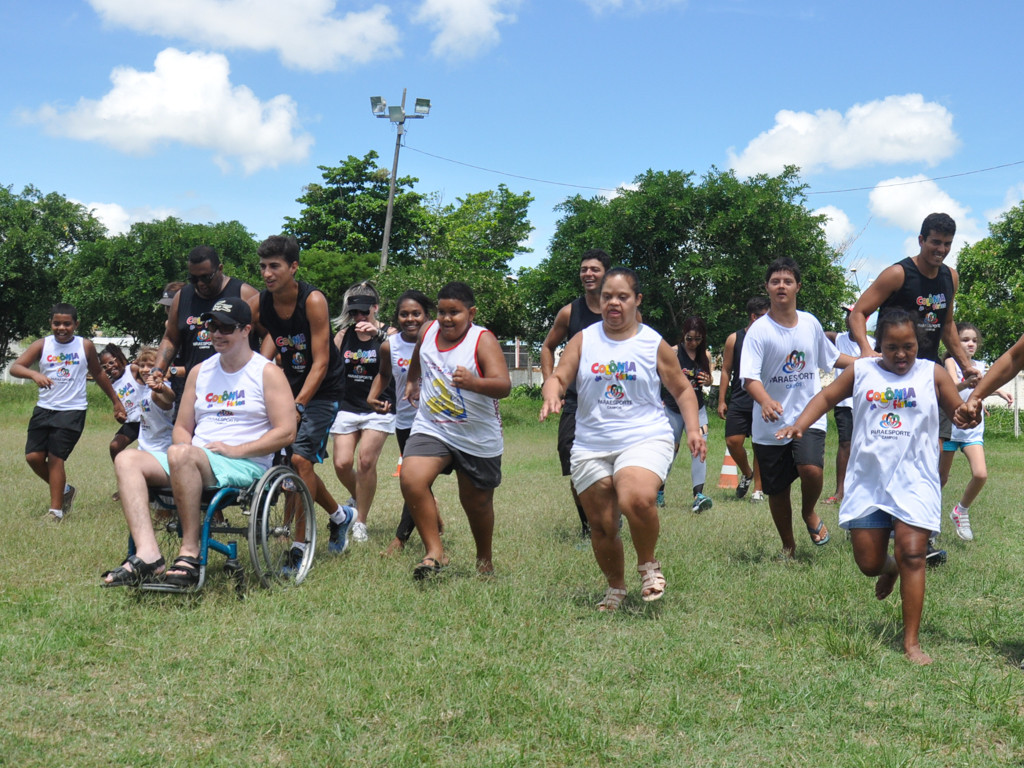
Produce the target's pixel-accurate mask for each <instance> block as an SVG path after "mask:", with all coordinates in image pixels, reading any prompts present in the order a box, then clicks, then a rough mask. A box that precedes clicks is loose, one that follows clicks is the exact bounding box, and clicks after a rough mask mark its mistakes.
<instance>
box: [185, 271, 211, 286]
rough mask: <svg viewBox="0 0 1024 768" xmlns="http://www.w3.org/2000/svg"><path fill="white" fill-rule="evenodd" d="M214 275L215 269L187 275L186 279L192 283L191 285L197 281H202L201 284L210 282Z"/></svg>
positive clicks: (197, 283) (197, 282)
mask: <svg viewBox="0 0 1024 768" xmlns="http://www.w3.org/2000/svg"><path fill="white" fill-rule="evenodd" d="M216 276H217V272H216V271H214V272H210V273H209V274H207V275H189V276H188V281H189V282H190V283H192V285H199V283H202V284H203V285H209V284H210V283H212V282H213V278H215V277H216Z"/></svg>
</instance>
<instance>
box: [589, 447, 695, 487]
mask: <svg viewBox="0 0 1024 768" xmlns="http://www.w3.org/2000/svg"><path fill="white" fill-rule="evenodd" d="M674 453H675V445H674V444H673V443H672V441H671V440H660V439H659V440H644V441H643V442H640V443H637V444H635V445H631V446H629V447H627V448H620V449H618V450H615V451H581V450H577V449H576V447H575V446H574V447H573V449H572V458H571V459H570V461H569V469H570V472H571V474H572V484H573V487H575V488H576V493H583V491H585V490H587V488H589V487H590V486H592V485H593V484H594V483H596V482H597V481H598V480H603V479H604V478H606V477H612V476H613V475H614V474H615V473H616V472H618V471H619V470H620V469H625V468H626V467H643V468H644V469H649V470H650V471H651V472H653V473H654V474H656V475H657V476H658V477H659V478H660V479H661V480H662V482H664V480H665V478H666V477H668V470H669V467H671V466H672V457H673V455H674Z"/></svg>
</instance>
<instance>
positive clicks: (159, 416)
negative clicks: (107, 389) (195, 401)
mask: <svg viewBox="0 0 1024 768" xmlns="http://www.w3.org/2000/svg"><path fill="white" fill-rule="evenodd" d="M173 432H174V407H173V406H172V407H170V408H168V409H167V410H166V411H165V410H164V409H163V408H161V407H160V406H159V405H157V404H156V403H154V402H153V390H151V389H150V388H149V387H145V388H144V389H143V392H142V398H141V399H140V400H139V448H140V449H141V450H143V451H149V452H150V453H163V452H166V451H167V448H168V446H169V445H170V444H171V435H172V433H173Z"/></svg>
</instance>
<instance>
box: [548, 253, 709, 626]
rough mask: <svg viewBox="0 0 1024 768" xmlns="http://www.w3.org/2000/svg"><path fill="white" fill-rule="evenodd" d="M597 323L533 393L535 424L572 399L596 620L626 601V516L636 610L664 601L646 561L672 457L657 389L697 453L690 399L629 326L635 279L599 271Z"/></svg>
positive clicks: (667, 363) (661, 357) (668, 353)
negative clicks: (594, 574)
mask: <svg viewBox="0 0 1024 768" xmlns="http://www.w3.org/2000/svg"><path fill="white" fill-rule="evenodd" d="M600 295H601V322H600V323H596V324H594V325H591V326H589V327H588V328H584V329H583V330H582V331H581V332H580V333H577V334H576V335H575V336H573V338H572V339H570V341H569V343H568V344H567V345H566V347H565V350H564V351H563V352H562V358H561V360H560V361H559V363H558V367H557V368H556V369H555V371H554V373H553V374H552V375H551V376H549V377H548V378H547V379H546V380H545V382H544V386H543V388H542V392H543V395H544V405H543V406H542V407H541V411H540V420H541V421H543V420H544V419H546V418H547V417H548V416H549V415H550V414H552V413H558V412H559V411H560V410H561V408H562V396H563V394H564V393H565V390H566V389H567V388H568V386H569V385H570V384H572V383H574V382H575V384H576V387H577V392H578V396H579V408H578V411H577V416H576V437H575V440H574V441H573V446H572V460H571V470H572V482H573V486H574V487H575V488H576V490H577V492H578V493H579V497H580V502H581V503H582V504H583V510H584V512H586V515H587V520H588V522H589V523H590V531H591V536H590V542H591V546H592V547H593V549H594V556H595V558H596V559H597V564H598V565H599V566H600V568H601V571H602V572H603V573H604V576H605V578H606V579H607V582H608V589H607V591H606V592H605V595H604V598H603V599H602V600H601V601H600V602H599V603H598V604H597V609H598V610H599V611H614V610H615V609H617V608H618V607H619V604H620V603H621V602H622V601H623V599H624V598H625V597H626V576H625V555H624V553H623V549H622V539H621V538H620V537H619V515H620V511H621V514H624V515H625V516H626V520H627V522H628V523H629V532H630V536H631V538H632V540H633V547H634V549H636V555H637V570H638V571H639V572H640V577H641V589H640V597H641V599H642V600H644V601H645V602H650V601H652V600H658V599H659V598H661V596H662V595H663V594H665V587H666V581H665V577H664V575H663V574H662V572H661V564H660V563H659V562H658V561H657V560H656V559H655V556H654V550H655V546H656V545H657V543H658V533H659V531H660V522H659V520H658V508H657V496H658V487H659V486H660V485H661V484H662V483H663V482H664V480H665V477H666V476H667V475H668V470H669V467H670V466H671V465H672V457H673V454H674V447H675V446H674V442H673V436H672V426H671V424H670V423H669V420H668V416H666V415H665V408H664V405H663V404H662V400H661V386H662V385H664V386H665V388H666V389H668V391H669V393H670V394H671V395H672V397H673V398H675V400H676V402H677V403H678V404H679V410H680V412H681V413H682V415H683V421H684V423H685V425H686V436H687V437H686V440H687V445H688V447H689V451H690V454H691V455H692V456H694V457H699V458H700V459H702V460H703V459H704V458H705V456H706V455H707V444H706V443H705V441H704V436H703V435H702V434H701V430H700V424H699V420H698V417H697V396H696V394H694V391H693V387H692V386H691V385H690V383H689V381H687V379H686V377H685V376H684V375H683V372H682V370H681V369H680V367H679V360H678V358H677V357H676V355H675V354H674V353H673V352H672V348H671V347H670V346H669V345H668V343H667V342H666V341H665V340H664V339H663V338H661V336H660V335H658V333H657V332H656V331H654V330H653V329H651V328H650V327H649V326H646V325H643V324H642V323H639V322H638V321H637V309H638V308H639V306H640V302H641V301H642V299H643V295H642V294H641V293H640V286H639V284H638V281H637V277H636V273H635V272H633V270H631V269H627V268H625V267H616V268H614V269H611V270H609V271H608V272H607V273H606V274H605V277H604V281H603V282H602V284H601V294H600Z"/></svg>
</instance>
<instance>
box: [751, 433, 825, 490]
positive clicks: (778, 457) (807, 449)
mask: <svg viewBox="0 0 1024 768" xmlns="http://www.w3.org/2000/svg"><path fill="white" fill-rule="evenodd" d="M754 456H755V457H756V458H757V463H758V466H759V467H760V469H761V485H762V488H763V489H764V493H765V495H766V496H774V495H775V494H777V493H783V492H785V491H788V490H789V486H791V485H792V484H793V481H794V480H796V479H797V478H798V477H799V476H800V472H799V471H798V469H797V467H798V466H800V465H801V464H811V465H813V466H815V467H819V468H823V467H824V466H825V433H824V432H822V431H821V430H820V429H809V430H807V431H806V432H804V436H803V437H802V438H800V439H799V440H790V441H789V442H788V443H783V444H782V445H763V444H762V443H754Z"/></svg>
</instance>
